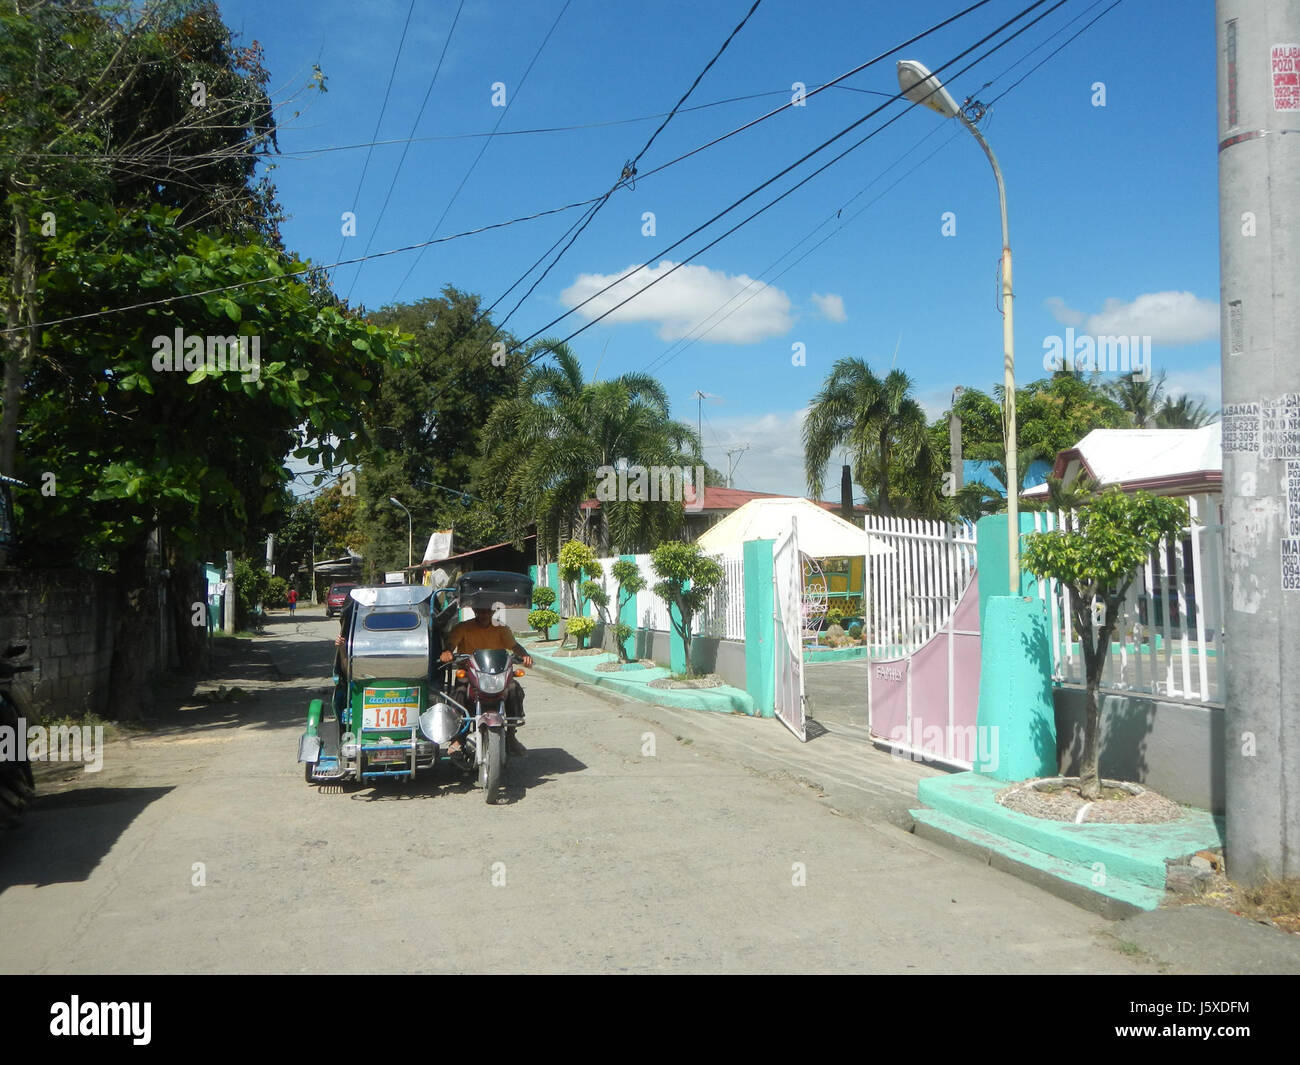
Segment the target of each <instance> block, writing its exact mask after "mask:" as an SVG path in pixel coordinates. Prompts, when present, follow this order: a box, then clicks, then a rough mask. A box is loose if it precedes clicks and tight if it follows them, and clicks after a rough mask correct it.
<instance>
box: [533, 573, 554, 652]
mask: <svg viewBox="0 0 1300 1065" xmlns="http://www.w3.org/2000/svg"><path fill="white" fill-rule="evenodd" d="M554 603H555V589H554V588H548V587H547V586H546V585H544V584H539V585H538V586H537V587H536V588H534V589H533V606H535V607H536V608H537V609H536V610H534V611H532V612H531V613H530V614H529V615H528V624H529V625H531V626H532V627H533V628H534V629H536V630H537V631H538V632H540V633H541V634H542V639H543V640H549V639H550V638H551V628H552V627H553V626H555V625H558V624H559V623H560V615H559V614H557V613H556V612H555V611H554V610H552V609H551V607H552V606H553V605H554Z"/></svg>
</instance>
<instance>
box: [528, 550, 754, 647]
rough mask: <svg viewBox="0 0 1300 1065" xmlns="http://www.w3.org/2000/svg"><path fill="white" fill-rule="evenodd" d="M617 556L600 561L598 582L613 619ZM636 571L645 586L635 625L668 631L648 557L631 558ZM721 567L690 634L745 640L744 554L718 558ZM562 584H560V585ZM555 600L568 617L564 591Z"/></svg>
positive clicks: (590, 610) (569, 607)
mask: <svg viewBox="0 0 1300 1065" xmlns="http://www.w3.org/2000/svg"><path fill="white" fill-rule="evenodd" d="M619 557H620V556H617V555H615V556H613V557H611V558H602V559H600V560H599V561H600V565H601V568H602V570H603V571H604V577H603V578H602V579H601V580H600V581H598V582H597V583H599V584H600V585H601V587H603V588H604V589H605V594H606V595H608V596H609V606H608V608H607V609H608V611H609V616H610V617H611V618H613V617H614V615H615V613H616V611H617V609H618V581H616V580H615V579H614V576H613V573H612V570H613V566H614V563H615V562H617V561H618V560H619ZM632 560H633V561H634V562H635V563H636V564H637V568H638V569H640V571H641V576H642V577H643V578H644V579H645V582H646V587H645V588H643V589H642V590H641V591H640V592H638V593H637V596H636V619H637V625H638V626H639V627H640V628H644V629H655V630H658V631H660V632H667V631H668V630H669V627H670V621H669V614H668V604H667V603H666V602H665V601H664V600H663V599H661V598H660V597H659V596H657V595H655V593H654V590H653V589H654V585H655V584H656V583H657V582H658V580H659V578H658V577H657V576H656V575H655V572H654V569H653V568H652V567H651V565H650V556H649V555H648V554H644V555H634V556H633V559H632ZM719 561H720V562H721V564H722V568H723V572H724V573H725V577H724V579H723V581H722V583H721V584H719V585H718V586H717V587H716V588H715V589H714V590H713V594H712V596H711V597H710V599H709V602H708V603H707V604H706V605H705V607H704V609H703V610H701V611H700V612H699V613H698V614H696V615H695V618H694V619H693V624H692V626H691V631H692V633H693V634H694V635H697V636H717V637H721V638H723V639H727V640H743V639H744V638H745V566H744V555H743V553H742V552H740V551H737V552H734V553H732V552H728V553H727V554H724V555H722V556H720V557H719ZM542 579H543V581H542V582H543V583H545V573H544V572H543V574H542ZM560 584H561V585H563V584H564V582H563V581H561V582H560ZM556 595H557V600H558V601H559V604H560V605H561V606H562V607H563V609H562V611H561V613H562V614H563V615H564V616H568V615H570V614H572V613H573V604H572V603H571V602H570V601H569V594H568V589H567V588H557V589H556ZM587 613H588V614H589V615H591V616H592V617H596V616H597V612H596V610H595V608H594V607H593V606H592V605H591V604H588V606H587Z"/></svg>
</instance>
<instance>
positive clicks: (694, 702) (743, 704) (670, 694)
mask: <svg viewBox="0 0 1300 1065" xmlns="http://www.w3.org/2000/svg"><path fill="white" fill-rule="evenodd" d="M613 658H614V655H613V653H612V652H611V653H609V654H607V655H599V656H598V655H588V656H585V657H583V658H582V659H579V660H578V661H582V662H584V663H585V662H590V663H591V664H592V668H590V669H588V668H586V667H585V666H579V665H575V664H573V662H570V661H565V660H556V659H554V658H551V657H549V656H545V657H543V656H541V655H534V656H533V667H534V668H535V669H541V670H542V672H548V671H551V672H555V673H558V674H559V675H560V676H563V677H567V678H569V679H571V680H579V681H582V682H584V683H586V684H591V685H593V686H595V687H598V688H608V689H609V690H610V691H613V692H616V693H618V694H619V695H622V696H624V697H626V698H628V699H636V700H638V701H640V702H643V703H652V704H655V705H657V706H675V707H679V708H681V709H684V710H707V711H710V712H712V713H718V714H736V713H739V714H744V715H746V716H747V717H771V716H772V715H771V714H760V713H758V712H757V711H756V710H755V708H754V700H753V699H752V698H751V697H750V695H749V694H748V693H747V692H743V691H741V690H740V689H739V688H732V687H730V686H729V685H723V686H722V687H718V688H696V689H691V688H651V687H649V686H648V684H647V683H646V682H647V681H651V680H656V679H658V678H659V677H667V676H669V675H670V674H669V672H668V670H666V669H664V668H663V667H662V666H657V667H655V668H653V669H650V668H646V669H643V670H639V671H629V672H627V673H597V672H596V671H595V668H594V667H595V666H596V665H597V664H598V663H602V662H609V661H612V660H613ZM633 677H635V678H636V679H635V680H633V679H632V678H633Z"/></svg>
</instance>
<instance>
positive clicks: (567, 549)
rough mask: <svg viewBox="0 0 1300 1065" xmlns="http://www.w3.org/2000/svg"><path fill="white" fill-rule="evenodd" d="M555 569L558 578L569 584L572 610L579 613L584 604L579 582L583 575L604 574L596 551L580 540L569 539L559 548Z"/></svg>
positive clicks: (600, 575) (595, 575)
mask: <svg viewBox="0 0 1300 1065" xmlns="http://www.w3.org/2000/svg"><path fill="white" fill-rule="evenodd" d="M555 569H556V572H557V573H558V574H559V577H560V580H562V581H564V583H565V584H567V585H568V586H569V594H570V597H571V599H572V601H573V607H574V612H575V613H576V614H581V613H582V611H583V605H584V604H583V598H582V589H581V588H579V582H580V581H581V580H582V579H583V576H584V575H585V576H586V577H587V578H588V579H590V578H592V577H603V576H604V567H603V566H601V564H600V562H599V560H598V559H597V558H596V553H595V552H594V551H593V550H592V549H591V548H590V547H588V546H587V545H586V544H584V543H583V542H582V541H581V540H570V541H569V542H568V543H567V544H565V545H564V546H563V547H561V548H560V557H559V560H558V562H557V564H556V567H555ZM584 587H585V585H584Z"/></svg>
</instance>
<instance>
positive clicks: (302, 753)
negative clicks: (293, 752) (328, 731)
mask: <svg viewBox="0 0 1300 1065" xmlns="http://www.w3.org/2000/svg"><path fill="white" fill-rule="evenodd" d="M319 760H320V737H319V736H309V735H307V734H306V733H304V734H303V736H302V738H301V739H299V740H298V761H300V762H318V761H319Z"/></svg>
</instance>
